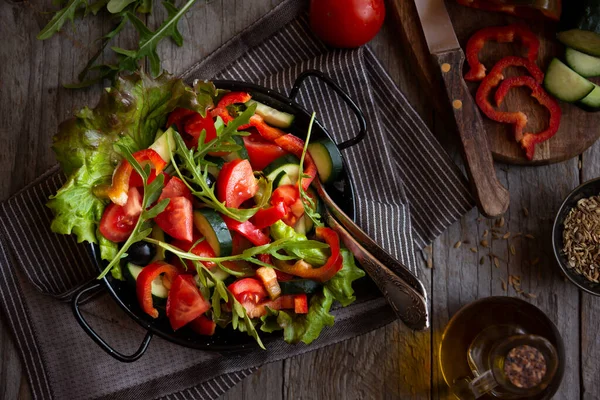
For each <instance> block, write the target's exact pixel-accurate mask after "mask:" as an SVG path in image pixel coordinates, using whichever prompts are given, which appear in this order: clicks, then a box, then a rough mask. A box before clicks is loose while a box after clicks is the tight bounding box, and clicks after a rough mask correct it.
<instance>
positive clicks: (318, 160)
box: [308, 139, 343, 183]
mask: <svg viewBox="0 0 600 400" xmlns="http://www.w3.org/2000/svg"><path fill="white" fill-rule="evenodd" d="M308 152H309V153H310V155H311V156H312V158H313V160H315V164H317V171H318V172H319V178H320V179H321V182H323V183H331V182H334V181H335V180H336V179H337V178H338V176H339V175H340V173H341V172H342V168H343V164H342V155H341V154H340V151H339V149H338V148H337V146H336V145H335V143H333V142H332V141H331V140H329V139H321V140H318V141H316V142H313V143H310V144H309V145H308Z"/></svg>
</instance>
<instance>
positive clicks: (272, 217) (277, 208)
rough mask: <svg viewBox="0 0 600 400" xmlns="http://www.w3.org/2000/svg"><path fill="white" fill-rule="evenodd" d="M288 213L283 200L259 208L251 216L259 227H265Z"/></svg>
mask: <svg viewBox="0 0 600 400" xmlns="http://www.w3.org/2000/svg"><path fill="white" fill-rule="evenodd" d="M287 213H288V208H287V206H286V205H285V203H283V202H279V203H275V204H274V205H273V206H271V207H269V208H263V209H261V210H258V211H257V212H256V214H254V216H253V217H252V218H251V220H252V223H253V224H254V226H256V227H257V228H258V229H263V228H266V227H268V226H271V225H273V224H274V223H275V222H277V221H279V220H280V219H281V218H283V217H285V216H286V215H287Z"/></svg>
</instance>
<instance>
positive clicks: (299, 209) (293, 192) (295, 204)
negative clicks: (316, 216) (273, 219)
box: [271, 185, 304, 226]
mask: <svg viewBox="0 0 600 400" xmlns="http://www.w3.org/2000/svg"><path fill="white" fill-rule="evenodd" d="M280 203H283V204H285V206H286V207H287V213H286V215H284V216H283V217H281V220H282V221H283V222H285V223H286V225H289V226H294V225H296V222H298V219H299V218H300V217H302V215H303V214H304V204H302V199H300V190H298V186H296V185H283V186H279V187H278V188H277V189H275V191H274V192H273V195H272V196H271V204H273V205H276V204H280Z"/></svg>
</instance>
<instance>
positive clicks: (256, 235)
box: [221, 215, 270, 246]
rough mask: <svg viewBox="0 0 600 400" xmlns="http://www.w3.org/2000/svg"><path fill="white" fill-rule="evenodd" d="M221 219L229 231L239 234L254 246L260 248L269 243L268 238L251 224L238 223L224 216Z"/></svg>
mask: <svg viewBox="0 0 600 400" xmlns="http://www.w3.org/2000/svg"><path fill="white" fill-rule="evenodd" d="M221 217H223V221H225V224H226V225H227V228H228V229H229V230H230V231H234V232H238V233H240V234H241V235H242V236H244V237H245V238H246V239H248V240H249V241H250V242H252V244H254V245H255V246H262V245H263V244H267V243H269V242H270V240H269V237H268V236H267V235H265V234H264V233H263V231H261V230H260V229H258V228H257V227H256V226H254V224H253V223H252V222H250V221H245V222H239V221H236V220H235V219H233V218H230V217H228V216H226V215H221Z"/></svg>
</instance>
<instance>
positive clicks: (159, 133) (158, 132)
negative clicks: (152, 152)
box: [154, 128, 165, 142]
mask: <svg viewBox="0 0 600 400" xmlns="http://www.w3.org/2000/svg"><path fill="white" fill-rule="evenodd" d="M163 133H165V131H163V130H162V129H160V128H159V129H158V130H157V131H156V135H154V141H155V142H156V141H157V140H158V138H159V137H161V136H162V134H163Z"/></svg>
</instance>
